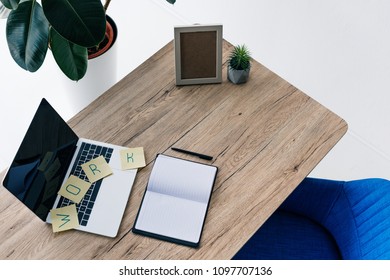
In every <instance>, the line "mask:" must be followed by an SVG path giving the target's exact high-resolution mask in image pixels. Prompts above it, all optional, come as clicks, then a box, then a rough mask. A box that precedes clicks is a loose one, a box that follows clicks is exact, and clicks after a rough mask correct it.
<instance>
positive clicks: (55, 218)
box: [50, 204, 80, 232]
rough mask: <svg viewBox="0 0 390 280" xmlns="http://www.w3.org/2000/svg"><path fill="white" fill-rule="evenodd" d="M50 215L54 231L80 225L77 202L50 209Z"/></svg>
mask: <svg viewBox="0 0 390 280" xmlns="http://www.w3.org/2000/svg"><path fill="white" fill-rule="evenodd" d="M50 216H51V224H52V226H53V232H59V231H64V230H68V229H73V228H77V227H79V225H80V224H79V218H78V216H77V210H76V205H75V204H71V205H69V206H65V207H61V208H57V209H52V210H50Z"/></svg>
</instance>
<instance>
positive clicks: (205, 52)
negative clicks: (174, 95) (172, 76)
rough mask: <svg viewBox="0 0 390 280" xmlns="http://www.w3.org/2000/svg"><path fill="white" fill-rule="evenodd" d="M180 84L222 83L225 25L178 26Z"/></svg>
mask: <svg viewBox="0 0 390 280" xmlns="http://www.w3.org/2000/svg"><path fill="white" fill-rule="evenodd" d="M174 31H175V34H174V35H175V37H174V38H175V69H176V85H193V84H211V83H221V82H222V25H190V26H177V27H175V28H174Z"/></svg>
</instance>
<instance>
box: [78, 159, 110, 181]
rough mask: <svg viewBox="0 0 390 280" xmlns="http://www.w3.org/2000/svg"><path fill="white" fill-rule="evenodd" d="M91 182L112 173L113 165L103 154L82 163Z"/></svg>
mask: <svg viewBox="0 0 390 280" xmlns="http://www.w3.org/2000/svg"><path fill="white" fill-rule="evenodd" d="M81 168H82V169H83V171H84V172H85V174H86V175H87V177H88V180H89V181H90V182H91V183H94V182H96V181H98V180H100V179H102V178H104V177H107V176H108V175H111V174H112V170H111V167H110V166H109V165H108V163H107V161H106V160H105V159H104V157H103V156H99V157H97V158H94V159H93V160H90V161H88V162H86V163H84V164H82V165H81Z"/></svg>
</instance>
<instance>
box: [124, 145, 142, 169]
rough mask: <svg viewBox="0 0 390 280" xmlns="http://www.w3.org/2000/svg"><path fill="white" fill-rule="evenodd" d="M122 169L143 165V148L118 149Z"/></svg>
mask: <svg viewBox="0 0 390 280" xmlns="http://www.w3.org/2000/svg"><path fill="white" fill-rule="evenodd" d="M120 155H121V163H122V170H125V169H135V168H140V167H144V166H145V165H146V164H145V155H144V148H142V147H139V148H129V149H124V150H121V151H120Z"/></svg>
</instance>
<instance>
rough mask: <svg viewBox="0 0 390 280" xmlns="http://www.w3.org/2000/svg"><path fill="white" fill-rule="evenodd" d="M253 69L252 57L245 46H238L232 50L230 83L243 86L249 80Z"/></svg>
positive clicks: (229, 73)
mask: <svg viewBox="0 0 390 280" xmlns="http://www.w3.org/2000/svg"><path fill="white" fill-rule="evenodd" d="M250 68H251V55H250V52H249V50H248V48H247V47H246V46H245V45H237V46H235V47H234V49H233V50H232V52H231V54H230V56H229V59H228V67H227V72H228V74H227V76H228V79H229V81H231V82H232V83H234V84H242V83H245V82H246V81H247V80H248V77H249V72H250Z"/></svg>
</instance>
